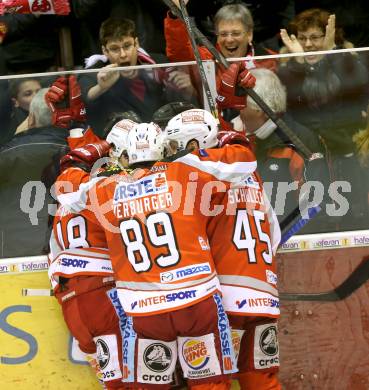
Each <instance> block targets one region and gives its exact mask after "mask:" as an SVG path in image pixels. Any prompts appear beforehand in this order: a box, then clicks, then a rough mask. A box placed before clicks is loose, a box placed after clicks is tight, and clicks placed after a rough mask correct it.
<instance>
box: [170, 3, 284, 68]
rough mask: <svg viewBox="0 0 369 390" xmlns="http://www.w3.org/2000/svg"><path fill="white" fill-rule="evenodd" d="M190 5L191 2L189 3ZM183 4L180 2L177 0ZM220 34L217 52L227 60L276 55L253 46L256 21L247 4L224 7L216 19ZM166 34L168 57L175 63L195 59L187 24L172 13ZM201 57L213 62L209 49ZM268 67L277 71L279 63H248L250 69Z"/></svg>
mask: <svg viewBox="0 0 369 390" xmlns="http://www.w3.org/2000/svg"><path fill="white" fill-rule="evenodd" d="M185 2H186V3H188V0H186V1H185ZM174 3H176V4H177V6H178V4H179V0H174ZM214 26H215V32H216V35H217V44H216V47H217V49H218V50H219V51H220V52H221V53H222V54H223V55H224V56H225V57H226V58H238V57H246V56H255V55H267V54H274V52H273V51H272V50H268V49H265V48H263V47H260V46H258V45H254V44H253V29H254V21H253V18H252V15H251V13H250V11H249V9H248V8H247V7H246V6H245V5H243V4H229V5H225V6H223V7H221V8H220V9H219V10H218V12H217V13H216V14H215V17H214ZM164 33H165V40H166V45H167V46H166V47H167V49H166V50H167V56H168V58H169V59H170V60H171V61H189V60H192V59H193V58H194V55H193V51H192V48H191V43H190V40H189V37H188V34H187V31H186V27H185V25H184V23H183V22H182V21H181V20H179V19H177V18H176V17H175V16H174V15H173V14H172V13H171V12H168V16H167V17H166V18H165V20H164ZM199 51H200V55H201V58H202V59H204V60H208V59H213V56H212V54H211V53H210V52H209V51H208V50H207V49H206V48H205V47H203V46H202V47H200V48H199ZM255 66H257V67H266V68H271V69H275V68H276V61H275V60H274V59H267V60H262V61H259V62H258V63H254V61H253V60H252V59H248V60H247V61H246V67H247V68H254V67H255Z"/></svg>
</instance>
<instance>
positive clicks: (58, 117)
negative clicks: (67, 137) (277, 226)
mask: <svg viewBox="0 0 369 390" xmlns="http://www.w3.org/2000/svg"><path fill="white" fill-rule="evenodd" d="M67 91H68V79H67V78H66V77H59V78H58V79H57V80H56V81H54V83H53V84H52V85H51V87H50V88H49V90H48V92H47V93H46V95H45V100H46V103H47V104H48V106H49V107H50V110H51V112H52V124H53V125H54V126H57V127H63V128H66V129H67V128H69V126H70V121H71V119H72V115H71V111H70V109H69V108H65V107H61V103H63V102H64V100H65V96H66V94H67Z"/></svg>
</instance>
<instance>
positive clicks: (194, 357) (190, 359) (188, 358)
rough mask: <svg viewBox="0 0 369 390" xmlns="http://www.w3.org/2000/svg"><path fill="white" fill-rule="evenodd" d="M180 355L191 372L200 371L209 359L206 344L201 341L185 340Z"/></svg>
mask: <svg viewBox="0 0 369 390" xmlns="http://www.w3.org/2000/svg"><path fill="white" fill-rule="evenodd" d="M182 354H183V358H184V360H185V362H186V363H187V365H188V366H189V367H190V368H192V369H193V370H201V369H202V368H203V367H205V366H206V364H207V363H208V362H209V359H210V356H209V353H208V350H207V348H206V344H205V342H204V341H202V340H196V339H189V340H186V341H185V342H184V343H183V348H182Z"/></svg>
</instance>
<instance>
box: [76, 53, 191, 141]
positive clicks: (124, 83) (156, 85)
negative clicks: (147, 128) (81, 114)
mask: <svg viewBox="0 0 369 390" xmlns="http://www.w3.org/2000/svg"><path fill="white" fill-rule="evenodd" d="M163 57H164V56H163ZM105 65H106V64H105V63H103V62H99V63H98V64H96V65H93V68H101V67H103V66H105ZM79 83H80V85H81V90H82V96H83V98H84V101H85V103H86V108H87V119H88V122H89V124H90V125H91V126H92V127H93V129H94V131H95V132H96V134H98V135H100V136H101V135H102V130H103V128H104V127H105V125H106V124H107V122H108V118H109V117H110V116H111V114H112V113H114V112H123V111H129V110H132V111H134V112H136V113H137V114H138V116H139V117H140V118H141V119H142V121H144V122H150V121H151V118H152V115H153V113H154V112H155V111H156V110H157V109H158V108H159V107H161V106H163V105H164V104H167V103H170V102H173V101H186V100H188V97H187V98H186V96H185V95H184V94H183V93H182V92H180V91H179V90H178V89H176V88H173V87H170V86H166V85H165V84H164V83H163V82H158V81H157V80H156V77H154V74H153V71H152V70H145V69H143V70H139V75H138V77H137V78H136V79H134V80H131V79H127V78H124V77H122V76H120V78H119V80H118V81H117V82H116V83H115V84H114V85H113V86H112V87H111V88H110V89H109V90H107V91H106V92H105V93H104V94H102V95H101V96H99V97H98V98H97V99H95V100H94V101H89V100H88V99H87V92H88V91H89V89H90V88H91V87H93V86H94V85H96V84H97V74H96V73H91V74H84V75H83V76H81V77H80V79H79Z"/></svg>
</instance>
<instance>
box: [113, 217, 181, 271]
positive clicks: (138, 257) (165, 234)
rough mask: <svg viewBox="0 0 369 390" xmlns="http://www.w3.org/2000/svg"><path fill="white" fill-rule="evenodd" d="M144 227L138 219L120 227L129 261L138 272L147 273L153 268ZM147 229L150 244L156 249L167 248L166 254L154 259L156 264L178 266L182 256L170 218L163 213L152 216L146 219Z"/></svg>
mask: <svg viewBox="0 0 369 390" xmlns="http://www.w3.org/2000/svg"><path fill="white" fill-rule="evenodd" d="M142 225H143V223H142V222H141V221H140V220H138V219H136V218H132V219H128V220H124V221H122V222H121V223H120V225H119V228H120V231H121V234H122V238H123V242H124V244H125V246H126V253H127V257H128V260H129V262H130V263H131V264H132V267H133V269H134V270H135V271H136V272H145V271H148V270H149V269H150V268H151V267H152V261H151V258H150V255H149V251H148V249H147V244H148V243H145V242H144V241H145V240H144V235H143V230H142ZM145 228H146V233H147V237H148V240H149V241H150V242H149V244H151V245H153V246H154V247H165V253H164V254H160V255H159V256H157V257H156V258H155V259H154V261H155V262H156V264H157V265H158V266H159V267H171V266H172V265H175V264H177V263H178V262H179V260H180V254H179V251H178V249H177V243H176V238H175V233H174V230H173V227H172V221H171V218H170V216H169V215H168V214H166V213H163V212H161V213H155V214H150V215H148V216H147V217H146V223H145Z"/></svg>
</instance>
